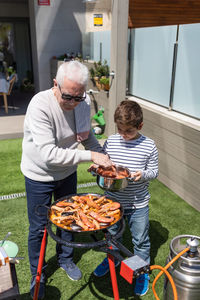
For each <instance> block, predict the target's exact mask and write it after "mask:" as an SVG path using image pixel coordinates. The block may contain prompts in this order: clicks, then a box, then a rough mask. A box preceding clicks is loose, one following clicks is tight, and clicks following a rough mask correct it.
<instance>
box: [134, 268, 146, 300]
mask: <svg viewBox="0 0 200 300" xmlns="http://www.w3.org/2000/svg"><path fill="white" fill-rule="evenodd" d="M149 280H150V278H149V275H148V274H146V273H145V274H142V275H140V276H139V277H138V278H136V283H135V288H134V293H135V295H138V296H144V295H145V294H146V293H147V292H148V289H149Z"/></svg>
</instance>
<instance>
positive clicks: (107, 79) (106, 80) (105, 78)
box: [100, 77, 109, 85]
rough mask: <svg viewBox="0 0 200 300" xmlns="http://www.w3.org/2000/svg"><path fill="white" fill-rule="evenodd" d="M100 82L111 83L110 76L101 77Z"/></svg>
mask: <svg viewBox="0 0 200 300" xmlns="http://www.w3.org/2000/svg"><path fill="white" fill-rule="evenodd" d="M100 83H101V84H104V85H107V84H109V77H101V78H100Z"/></svg>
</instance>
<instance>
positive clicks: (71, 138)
mask: <svg viewBox="0 0 200 300" xmlns="http://www.w3.org/2000/svg"><path fill="white" fill-rule="evenodd" d="M82 118H84V116H82ZM76 121H77V120H76ZM82 144H83V145H84V146H85V149H87V150H79V149H77V147H78V145H79V143H78V142H77V138H76V122H75V117H74V110H72V111H63V110H62V109H61V107H60V105H59V103H58V101H57V99H56V97H55V96H54V94H53V91H52V89H49V90H46V91H43V92H40V93H38V94H36V95H35V96H34V97H33V98H32V100H31V101H30V103H29V106H28V109H27V113H26V116H25V120H24V138H23V144H22V160H21V171H22V173H23V174H24V176H26V177H28V178H30V179H32V180H36V181H46V182H47V181H57V180H61V179H64V178H65V177H67V176H69V175H71V174H72V173H74V172H75V171H76V169H77V164H78V163H80V162H86V161H91V151H90V150H92V151H96V152H102V149H101V146H100V145H99V143H98V141H97V140H96V138H95V136H94V134H93V133H92V132H91V131H90V133H89V136H88V139H87V140H85V141H83V142H82Z"/></svg>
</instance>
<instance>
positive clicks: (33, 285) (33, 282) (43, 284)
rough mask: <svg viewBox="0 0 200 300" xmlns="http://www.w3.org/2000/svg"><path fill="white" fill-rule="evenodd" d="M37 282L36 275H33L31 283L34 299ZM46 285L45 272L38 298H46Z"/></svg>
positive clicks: (31, 292) (42, 276)
mask: <svg viewBox="0 0 200 300" xmlns="http://www.w3.org/2000/svg"><path fill="white" fill-rule="evenodd" d="M35 284H36V276H33V277H32V279H31V285H30V294H31V298H32V299H33V297H34V292H35ZM45 285H46V275H45V274H44V273H42V274H41V278H40V288H39V293H38V299H44V296H45Z"/></svg>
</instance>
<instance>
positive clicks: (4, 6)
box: [0, 0, 29, 18]
mask: <svg viewBox="0 0 200 300" xmlns="http://www.w3.org/2000/svg"><path fill="white" fill-rule="evenodd" d="M28 16H29V14H28V1H27V2H25V1H20V2H17V3H14V1H13V2H11V1H9V2H7V1H6V0H5V2H1V3H0V17H3V18H5V17H12V18H16V17H20V18H27V17H28Z"/></svg>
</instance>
